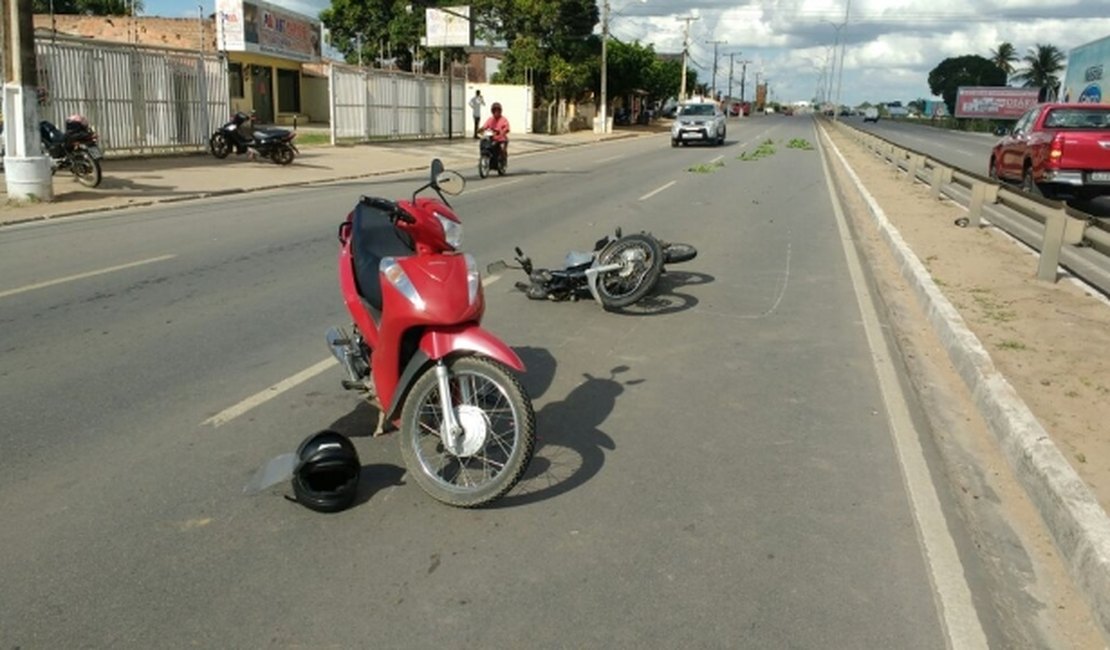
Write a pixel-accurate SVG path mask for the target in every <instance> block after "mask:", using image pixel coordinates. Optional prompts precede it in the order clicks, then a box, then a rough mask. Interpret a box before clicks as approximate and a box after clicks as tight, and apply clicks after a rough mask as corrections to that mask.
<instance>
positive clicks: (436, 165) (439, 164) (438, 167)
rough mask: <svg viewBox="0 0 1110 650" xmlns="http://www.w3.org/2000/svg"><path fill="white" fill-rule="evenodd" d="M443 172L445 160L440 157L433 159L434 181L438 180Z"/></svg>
mask: <svg viewBox="0 0 1110 650" xmlns="http://www.w3.org/2000/svg"><path fill="white" fill-rule="evenodd" d="M442 173H443V161H441V160H440V159H439V158H433V159H432V183H433V184H434V183H435V182H436V179H437V178H439V175H440V174H442Z"/></svg>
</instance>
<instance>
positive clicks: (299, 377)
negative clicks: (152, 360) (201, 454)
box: [201, 276, 499, 427]
mask: <svg viewBox="0 0 1110 650" xmlns="http://www.w3.org/2000/svg"><path fill="white" fill-rule="evenodd" d="M498 279H499V276H492V277H489V278H484V279H483V280H482V286H483V287H488V286H489V285H491V284H493V283H494V282H497V280H498ZM338 363H339V362H338V361H337V360H336V359H335V357H328V358H327V359H324V360H323V361H320V362H318V363H314V364H312V365H311V366H309V367H307V368H305V369H304V370H302V371H300V372H298V373H297V374H295V375H293V376H291V377H286V378H285V379H282V380H281V381H279V382H278V383H276V384H274V385H273V386H270V387H269V388H265V389H263V390H261V391H259V392H257V393H255V394H254V395H251V396H250V397H248V398H247V399H245V400H243V401H242V402H239V403H238V404H236V405H235V406H232V407H229V408H226V409H224V410H222V411H220V412H219V413H217V414H215V415H213V416H212V417H210V418H208V419H207V420H205V421H204V422H201V426H209V425H211V426H212V427H220V426H223V425H225V424H227V423H228V422H231V421H232V420H234V419H235V418H237V417H239V416H240V415H243V414H244V413H246V412H247V411H250V410H251V409H254V408H257V407H259V406H261V405H263V404H265V403H266V402H269V401H270V400H272V399H274V398H275V397H277V396H278V395H281V394H282V393H284V392H286V391H288V390H289V389H291V388H296V387H297V386H299V385H300V384H303V383H304V382H306V381H308V380H309V379H312V378H313V377H315V376H316V375H318V374H320V373H322V372H324V371H325V370H327V369H328V368H331V367H332V366H334V365H337V364H338Z"/></svg>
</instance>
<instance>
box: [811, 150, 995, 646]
mask: <svg viewBox="0 0 1110 650" xmlns="http://www.w3.org/2000/svg"><path fill="white" fill-rule="evenodd" d="M818 146H819V147H821V149H822V157H821V164H822V166H823V167H824V169H825V183H826V184H827V186H828V190H829V196H830V197H832V207H833V213H834V215H835V216H836V226H837V230H838V231H839V233H840V243H841V246H842V248H843V250H844V256H845V258H846V259H847V262H848V274H849V275H850V276H851V278H852V286H853V288H854V290H855V294H856V302H857V303H858V305H859V310H860V316H861V320H862V322H863V331H864V335H865V337H866V338H867V345H868V347H869V348H870V349H871V362H872V365H873V366H874V368H875V375H876V377H877V379H878V383H879V390H880V392H881V394H882V398H883V404H884V405H885V407H886V415H887V423H888V424H889V426H890V435H891V438H893V440H894V448H895V450H896V452H897V454H898V462H899V463H900V465H901V467H902V478H903V481H904V482H905V486H906V492H907V493H908V495H909V499H910V506H911V508H912V510H913V517H914V521H915V522H916V523H917V531H918V535H919V538H920V540H921V543H922V545H923V547H924V548H923V551H924V552H923V555H924V559H925V564H926V567H927V569H928V571H929V575H930V576H931V578H932V583H933V589H934V594H935V596H936V603H937V610H938V612H937V614H938V616H939V618H940V620H941V624H942V625H943V626H944V632H945V634H946V636H947V640H948V643H947V644H946V645H947V647H949V648H968V649H979V648H983V649H984V650H985V649H986V648H988V647H989V646H988V644H987V638H986V634H985V633H984V632H983V626H982V624H981V623H980V621H979V615H978V613H977V612H976V611H975V604H974V602H973V600H972V597H971V588H970V587H969V586H968V584H967V579H966V578H965V576H966V575H967V574H966V573H965V572H964V567H963V563H962V562H961V561H960V555H959V552H957V550H956V542H955V541H954V540H953V539H952V532H951V531H950V530H949V529H948V522H947V521H946V520H945V517H944V511H943V510H942V509H941V506H940V497H938V496H937V488H936V486H935V485H934V484H933V480H932V476H931V475H930V473H929V466H928V463H926V461H925V452H924V451H923V449H922V447H921V441H920V440H919V438H918V434H917V430H916V429H915V428H914V424H913V418H912V417H911V415H910V411H909V405H908V404H907V403H906V395H905V393H904V392H903V391H902V387H901V384H900V383H899V381H898V373H897V371H896V370H895V363H894V361H893V359H894V358H895V357H896V356H897V355H896V354H892V352H891V351H890V349H889V348H888V346H887V342H886V340H885V339H884V338H883V333H882V325H881V324H880V322H879V316H878V312H877V310H876V307H875V300H874V298H873V297H872V295H871V292H870V290H869V289H868V288H867V280H866V279H865V277H864V273H863V264H862V262H861V261H860V257H859V253H858V252H857V251H856V248H855V245H854V243H853V242H854V239H853V236H852V233H851V232H850V230H849V228H848V223H847V219H846V217H845V215H844V212H843V211H842V210H841V207H840V202H839V201H838V200H837V198H836V197H837V192H836V188H835V187H833V180H832V170H831V169H830V168H829V161H828V158H827V157H826V156H827V155H828V154H827V149H826V148H825V146H824V143H823V141H822V140H821V139H820V138H819V139H818ZM830 146H833V145H831V143H830ZM833 147H834V150H835V146H833Z"/></svg>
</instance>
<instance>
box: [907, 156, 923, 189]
mask: <svg viewBox="0 0 1110 650" xmlns="http://www.w3.org/2000/svg"><path fill="white" fill-rule="evenodd" d="M922 162H924V160H923V157H922V156H920V155H918V154H910V164H909V167H907V168H906V180H907V181H909V183H910V185H913V182H914V181H916V180H917V170H918V169H919V168H920V167H921V163H922Z"/></svg>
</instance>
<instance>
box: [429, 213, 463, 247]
mask: <svg viewBox="0 0 1110 650" xmlns="http://www.w3.org/2000/svg"><path fill="white" fill-rule="evenodd" d="M433 214H435V217H436V219H438V220H439V225H440V226H442V227H443V237H444V239H446V240H447V245H448V246H450V247H451V248H454V249H455V250H458V249H459V247H460V246H462V224H461V223H459V222H458V221H454V220H452V219H448V218H447V217H445V216H443V215H441V214H440V213H438V212H435V213H433Z"/></svg>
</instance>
